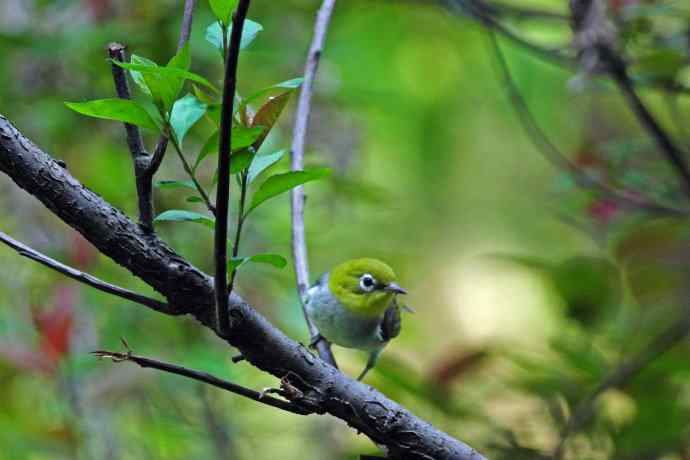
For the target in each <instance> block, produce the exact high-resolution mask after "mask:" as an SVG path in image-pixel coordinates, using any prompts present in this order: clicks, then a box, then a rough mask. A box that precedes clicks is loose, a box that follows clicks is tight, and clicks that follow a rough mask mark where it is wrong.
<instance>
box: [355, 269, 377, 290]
mask: <svg viewBox="0 0 690 460" xmlns="http://www.w3.org/2000/svg"><path fill="white" fill-rule="evenodd" d="M376 284H377V283H376V278H374V277H373V276H371V275H370V274H369V273H365V274H363V275H362V276H361V277H360V278H359V287H360V288H361V289H362V291H364V292H371V291H373V290H374V289H376Z"/></svg>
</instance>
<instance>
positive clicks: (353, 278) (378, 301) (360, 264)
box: [328, 259, 407, 316]
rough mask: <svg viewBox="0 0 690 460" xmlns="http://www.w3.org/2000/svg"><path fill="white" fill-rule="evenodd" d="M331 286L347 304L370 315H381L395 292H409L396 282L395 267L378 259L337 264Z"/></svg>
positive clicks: (329, 285) (345, 304)
mask: <svg viewBox="0 0 690 460" xmlns="http://www.w3.org/2000/svg"><path fill="white" fill-rule="evenodd" d="M328 287H329V289H330V291H331V292H332V293H333V295H334V296H335V297H336V299H338V301H339V302H340V303H342V304H343V305H344V306H345V307H346V308H348V309H350V310H351V311H353V312H355V313H359V314H362V315H370V316H378V315H381V314H382V313H383V312H384V311H385V310H386V308H388V307H389V306H390V303H391V301H392V300H393V298H394V297H395V295H396V294H407V292H406V291H405V289H403V288H401V287H400V286H399V285H398V284H397V277H396V276H395V272H394V271H393V269H392V268H390V267H389V266H388V265H386V264H385V263H383V262H381V261H380V260H376V259H354V260H349V261H347V262H344V263H342V264H340V265H338V266H337V267H335V268H334V269H333V270H331V274H330V277H329V280H328Z"/></svg>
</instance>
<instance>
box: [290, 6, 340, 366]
mask: <svg viewBox="0 0 690 460" xmlns="http://www.w3.org/2000/svg"><path fill="white" fill-rule="evenodd" d="M334 7H335V0H324V2H323V3H322V4H321V8H320V9H319V12H318V13H317V15H316V24H315V26H314V37H313V38H312V42H311V45H310V46H309V53H308V55H307V63H306V65H305V68H304V83H303V84H302V90H301V92H300V95H299V101H298V102H297V113H296V114H295V127H294V129H293V130H292V148H291V149H290V156H291V159H290V167H291V169H292V171H301V170H303V169H304V141H305V138H306V136H307V126H308V125H309V114H310V112H311V97H312V93H313V91H314V78H315V77H316V70H317V69H318V67H319V60H320V59H321V52H322V50H323V45H324V42H325V40H326V31H327V30H328V23H329V22H330V19H331V14H332V13H333V8H334ZM304 201H305V197H304V187H302V186H301V185H300V186H298V187H295V188H293V189H292V191H291V192H290V203H291V210H292V258H293V261H294V265H295V277H296V278H297V292H298V294H299V298H300V303H301V305H302V312H303V313H304V320H305V321H306V322H307V328H308V329H309V335H310V336H311V337H312V338H313V339H314V338H317V337H321V336H320V335H319V331H318V329H317V328H316V326H315V325H314V323H313V322H312V321H311V319H310V318H309V315H308V314H307V310H306V308H305V306H304V299H305V296H306V293H307V289H309V264H308V257H307V241H306V237H305V231H304ZM315 346H316V350H317V351H318V353H319V356H320V357H321V359H323V360H324V361H326V362H327V363H329V364H330V365H332V366H334V367H336V368H337V367H338V365H337V364H336V361H335V357H334V356H333V352H332V351H331V346H330V345H329V343H328V342H327V341H326V340H325V339H324V338H322V337H321V338H320V339H319V340H317V341H316V343H315Z"/></svg>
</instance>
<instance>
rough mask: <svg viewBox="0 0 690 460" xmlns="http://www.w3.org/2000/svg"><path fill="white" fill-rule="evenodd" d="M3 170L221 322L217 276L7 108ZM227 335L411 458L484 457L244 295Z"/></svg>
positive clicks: (191, 307)
mask: <svg viewBox="0 0 690 460" xmlns="http://www.w3.org/2000/svg"><path fill="white" fill-rule="evenodd" d="M0 171H2V172H4V173H5V174H7V175H8V176H10V177H11V178H12V180H13V181H14V182H15V183H17V185H19V186H20V187H21V188H23V189H24V190H26V191H27V192H29V193H30V194H32V195H34V196H35V197H36V198H37V199H39V200H40V201H41V202H42V203H43V204H44V205H45V206H46V207H48V208H49V209H50V210H51V211H53V212H54V213H55V214H56V215H57V216H58V217H59V218H60V219H62V220H63V221H64V222H65V223H67V224H68V225H69V226H71V227H73V228H74V229H76V230H77V231H79V232H80V233H81V234H82V235H84V237H85V238H86V239H87V240H88V241H90V242H91V243H92V244H93V245H94V246H96V247H97V248H98V249H99V250H100V251H101V252H102V253H103V254H104V255H106V256H108V257H110V258H111V259H113V260H114V261H115V262H117V263H118V264H120V265H122V266H123V267H125V268H126V269H128V270H129V271H130V272H132V273H133V274H134V275H136V276H138V277H140V278H141V279H143V280H144V281H145V282H146V283H148V284H149V285H150V286H152V287H153V288H154V289H156V290H157V291H158V292H160V293H161V294H163V296H165V297H166V298H167V299H168V302H169V303H168V308H167V309H166V310H165V311H164V313H168V314H183V313H189V314H192V315H193V316H194V317H195V318H196V319H197V320H198V321H200V322H201V323H202V324H204V325H205V326H207V327H208V328H209V329H212V330H214V331H215V332H216V333H218V330H217V329H216V327H215V326H216V321H215V315H214V313H213V307H214V304H215V302H214V289H213V280H212V279H211V278H210V277H208V276H207V275H205V274H204V273H202V272H201V271H199V270H198V269H196V268H195V267H193V266H192V265H190V264H189V263H188V262H187V261H186V260H184V259H183V258H182V257H180V256H179V255H178V254H176V253H175V252H174V251H173V250H172V249H170V248H169V247H168V246H167V245H166V244H165V243H163V242H162V241H161V240H160V239H159V238H158V237H157V236H156V235H150V234H146V233H144V232H143V231H142V230H141V228H140V227H139V226H138V225H137V224H135V223H134V222H132V221H131V220H130V219H128V218H127V216H126V215H125V214H123V213H122V212H121V211H119V210H117V209H115V208H114V207H112V206H111V205H110V204H108V203H107V202H106V201H104V200H103V199H102V198H101V197H99V196H98V195H97V194H95V193H93V192H92V191H90V190H89V189H87V188H86V187H84V186H83V185H82V184H81V183H79V181H77V180H76V179H75V178H74V177H73V176H72V175H71V174H70V173H69V172H68V171H67V170H66V169H65V168H63V167H62V166H60V165H59V164H58V162H57V161H55V160H54V159H53V158H51V157H50V156H49V155H47V154H46V153H45V152H43V151H42V150H40V149H39V148H38V147H36V146H35V145H34V144H33V143H32V142H31V141H29V140H28V139H27V138H25V137H24V136H23V135H22V134H21V133H20V132H19V131H17V129H16V128H15V127H14V126H12V124H11V123H10V122H9V121H7V119H6V118H4V117H3V116H1V115H0ZM229 316H230V318H231V323H230V331H229V334H228V335H226V340H227V342H228V343H229V344H230V345H232V346H234V347H237V348H238V349H239V350H240V352H241V353H242V355H243V356H244V357H245V358H246V359H247V361H248V362H250V363H251V364H252V365H254V366H255V367H257V368H259V369H261V370H264V371H266V372H269V373H270V374H272V375H274V376H276V377H277V378H279V379H285V378H287V379H288V380H289V382H288V383H289V384H290V385H293V386H294V387H295V388H297V389H298V390H299V391H300V392H302V394H303V395H304V396H303V398H306V399H308V400H309V401H310V402H311V403H312V404H316V405H318V407H319V410H320V411H323V412H325V413H328V414H331V415H333V416H335V417H338V418H340V419H342V420H344V421H346V422H347V423H348V424H349V425H350V426H352V427H353V428H355V429H357V430H359V431H360V432H362V433H363V434H365V435H367V436H368V437H369V438H370V439H372V440H373V441H374V442H376V443H377V444H380V445H384V446H386V447H387V448H388V449H389V450H390V452H391V456H393V457H396V456H397V457H402V458H405V459H410V460H415V459H423V460H428V459H437V460H444V459H449V460H450V459H453V460H480V459H482V458H483V457H482V456H481V455H480V454H479V453H477V452H476V451H475V450H474V449H472V448H471V447H469V446H467V445H466V444H464V443H462V442H461V441H458V440H456V439H454V438H452V437H451V436H449V435H447V434H445V433H443V432H442V431H439V430H438V429H436V428H434V427H433V426H431V425H430V424H429V423H427V422H425V421H423V420H421V419H419V418H418V417H416V416H414V415H413V414H411V413H410V412H409V411H408V410H407V409H405V408H404V407H402V406H400V405H399V404H397V403H395V402H394V401H391V400H390V399H388V398H386V397H385V396H384V395H382V394H381V393H379V392H378V391H376V390H375V389H373V388H372V387H370V386H368V385H365V384H363V383H361V382H357V381H355V380H353V379H351V378H350V377H348V376H345V375H343V374H342V373H340V372H339V371H338V370H337V369H335V368H334V367H332V366H330V365H328V364H326V363H325V362H324V361H322V360H320V359H319V358H317V357H315V356H314V355H312V354H311V353H309V351H308V350H307V349H306V347H304V346H303V345H301V344H299V343H297V342H295V341H293V340H291V339H289V338H288V337H287V336H285V334H283V333H282V332H281V331H279V330H278V329H276V328H275V327H274V326H273V325H271V324H270V323H269V322H268V321H267V320H266V319H265V318H264V317H263V316H261V315H260V314H259V313H258V312H257V311H256V310H255V309H253V308H251V307H250V306H249V305H248V304H247V303H245V302H244V301H243V300H242V299H241V298H240V297H239V296H237V295H235V294H233V295H231V296H230V300H229Z"/></svg>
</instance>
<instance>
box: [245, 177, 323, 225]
mask: <svg viewBox="0 0 690 460" xmlns="http://www.w3.org/2000/svg"><path fill="white" fill-rule="evenodd" d="M330 173H331V170H330V169H328V168H318V169H310V170H305V171H290V172H287V173H283V174H276V175H275V176H271V177H269V178H268V179H266V181H265V182H264V183H262V184H261V185H260V186H259V189H258V190H257V191H256V193H255V194H254V196H253V197H252V204H251V206H250V207H249V209H248V210H247V212H246V214H249V213H250V212H251V211H253V210H254V209H256V208H257V207H258V206H259V205H261V204H262V203H264V202H265V201H267V200H270V199H271V198H274V197H276V196H278V195H280V194H281V193H285V192H287V191H288V190H290V189H292V188H294V187H297V186H298V185H302V184H305V183H307V182H310V181H313V180H318V179H321V178H323V177H326V176H328V175H329V174H330ZM246 214H245V215H246Z"/></svg>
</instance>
